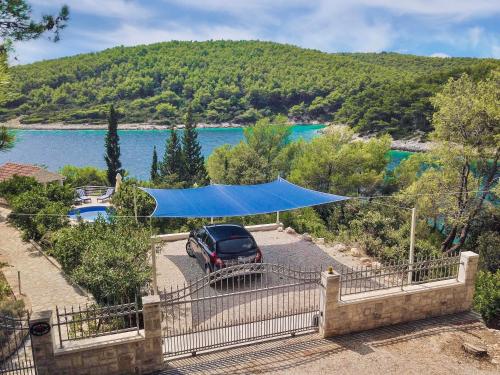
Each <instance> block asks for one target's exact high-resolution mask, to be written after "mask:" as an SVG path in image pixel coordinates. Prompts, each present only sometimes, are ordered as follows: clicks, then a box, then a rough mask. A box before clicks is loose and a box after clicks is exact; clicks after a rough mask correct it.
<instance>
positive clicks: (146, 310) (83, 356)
mask: <svg viewBox="0 0 500 375" xmlns="http://www.w3.org/2000/svg"><path fill="white" fill-rule="evenodd" d="M142 302H143V318H144V329H143V330H140V331H138V332H137V331H134V332H124V333H118V334H112V335H107V336H101V337H94V338H89V339H82V340H75V341H70V342H66V343H65V345H64V347H62V348H59V347H56V344H55V343H56V335H57V327H55V326H52V311H43V312H40V313H37V314H35V315H34V316H33V317H32V319H31V321H30V326H33V325H35V324H38V323H40V322H43V323H48V324H49V325H50V326H51V327H52V329H51V331H50V332H49V333H48V334H46V335H43V336H32V343H31V345H32V349H33V357H34V360H35V363H36V366H37V369H38V374H39V375H46V374H47V375H48V374H61V375H65V374H68V375H70V374H71V375H73V374H74V375H91V374H96V375H101V374H103V375H104V374H107V375H115V374H147V373H150V372H153V371H155V370H159V369H161V368H162V365H163V351H162V344H161V310H160V297H159V296H148V297H144V298H143V299H142Z"/></svg>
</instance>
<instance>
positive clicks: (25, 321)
mask: <svg viewBox="0 0 500 375" xmlns="http://www.w3.org/2000/svg"><path fill="white" fill-rule="evenodd" d="M0 374H36V368H35V362H34V360H33V353H32V350H31V341H30V334H29V315H26V317H20V318H16V317H11V316H7V315H0Z"/></svg>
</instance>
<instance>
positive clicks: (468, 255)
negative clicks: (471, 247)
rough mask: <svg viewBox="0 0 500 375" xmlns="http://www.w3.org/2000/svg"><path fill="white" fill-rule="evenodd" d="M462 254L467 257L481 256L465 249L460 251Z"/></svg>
mask: <svg viewBox="0 0 500 375" xmlns="http://www.w3.org/2000/svg"><path fill="white" fill-rule="evenodd" d="M460 256H461V257H465V258H479V254H477V253H475V252H473V251H463V252H461V253H460Z"/></svg>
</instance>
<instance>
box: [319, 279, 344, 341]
mask: <svg viewBox="0 0 500 375" xmlns="http://www.w3.org/2000/svg"><path fill="white" fill-rule="evenodd" d="M319 298H320V299H319V311H320V320H319V333H320V335H321V336H323V337H330V336H332V334H333V333H334V332H335V321H336V318H337V316H336V311H335V310H336V308H337V305H338V303H339V300H340V275H339V274H338V273H336V272H335V271H333V273H331V274H330V273H328V272H327V271H324V272H322V273H321V285H320V297H319Z"/></svg>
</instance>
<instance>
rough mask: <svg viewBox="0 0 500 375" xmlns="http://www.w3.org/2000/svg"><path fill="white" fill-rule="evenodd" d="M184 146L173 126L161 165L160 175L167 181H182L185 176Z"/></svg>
mask: <svg viewBox="0 0 500 375" xmlns="http://www.w3.org/2000/svg"><path fill="white" fill-rule="evenodd" d="M182 159H183V158H182V148H181V144H180V142H179V137H178V136H177V133H176V132H175V130H174V129H173V128H171V129H170V137H169V138H168V140H167V145H166V147H165V153H164V154H163V160H162V163H161V165H160V175H161V177H162V178H163V179H164V180H166V182H181V181H182V180H181V177H182V176H184V173H183V172H184V168H183V167H184V163H183V160H182Z"/></svg>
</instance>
